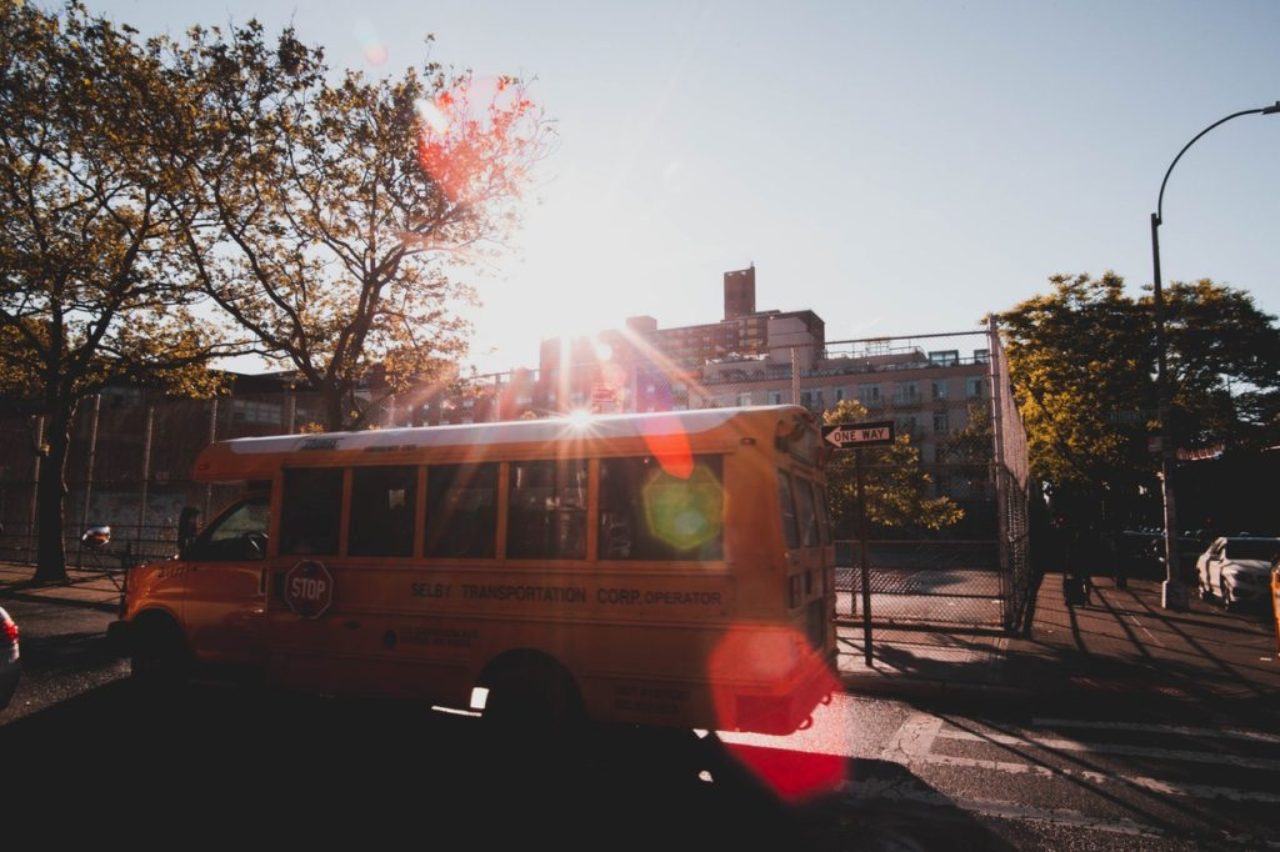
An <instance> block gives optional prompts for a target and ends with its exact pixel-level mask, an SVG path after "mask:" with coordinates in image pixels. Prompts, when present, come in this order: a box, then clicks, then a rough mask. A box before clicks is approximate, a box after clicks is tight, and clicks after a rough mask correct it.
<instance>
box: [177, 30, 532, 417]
mask: <svg viewBox="0 0 1280 852" xmlns="http://www.w3.org/2000/svg"><path fill="white" fill-rule="evenodd" d="M180 56H181V62H180V67H181V68H182V70H183V73H184V75H185V76H186V77H187V79H188V80H189V81H191V88H193V89H194V90H196V91H199V92H202V93H208V94H207V95H206V97H205V99H204V100H203V101H202V102H201V103H199V104H198V105H195V106H193V108H192V115H193V117H194V121H193V124H192V129H191V133H192V138H193V139H195V140H198V143H199V144H197V145H195V146H193V148H192V152H193V154H194V159H193V160H192V162H191V163H190V168H189V169H188V170H187V172H186V174H187V176H188V177H189V178H190V179H191V184H190V192H191V193H192V195H193V196H194V197H196V198H198V199H199V201H200V204H201V215H200V216H198V217H194V218H192V219H191V220H190V221H189V227H188V229H187V249H188V251H189V255H190V257H191V258H192V262H193V266H194V267H195V268H196V269H197V270H198V272H199V275H200V277H201V285H202V287H203V289H204V291H205V292H206V293H208V294H209V295H210V296H211V297H212V298H213V299H214V300H215V301H216V302H217V304H218V305H219V306H221V308H222V309H223V310H224V311H225V312H226V313H227V314H228V315H229V316H230V317H232V318H233V319H234V321H235V322H236V323H237V324H238V325H239V326H241V327H242V328H244V329H246V330H247V331H248V332H249V333H250V334H251V335H252V336H253V337H254V338H255V339H256V340H257V341H258V342H259V345H260V346H261V347H262V349H263V351H264V352H265V353H267V354H269V355H270V356H272V357H274V358H276V359H277V360H278V361H279V362H280V363H282V364H284V365H287V366H289V367H292V368H294V369H296V370H297V371H298V372H299V373H301V375H302V376H304V377H305V379H306V380H307V382H308V383H309V384H310V385H311V386H312V387H315V388H316V389H318V390H319V391H320V392H321V393H322V394H323V395H324V397H325V400H326V424H325V425H326V426H327V427H328V428H330V429H342V428H352V427H359V426H361V425H364V424H363V421H364V419H365V417H366V415H367V414H368V413H369V412H371V411H373V410H375V409H376V408H377V403H378V400H377V399H369V398H366V397H363V396H362V395H358V394H357V390H358V389H360V390H363V391H366V392H367V391H369V390H370V389H374V390H376V389H381V393H382V394H383V395H385V394H389V393H394V392H397V391H401V390H404V389H405V388H407V387H410V386H413V385H421V384H425V383H429V382H433V381H437V380H443V379H446V378H449V377H451V375H452V373H451V369H452V364H453V363H455V362H456V361H457V359H458V357H459V356H460V355H461V354H462V353H463V352H464V351H465V348H466V345H467V342H468V338H469V333H470V329H469V327H468V325H467V323H466V322H465V321H464V320H463V319H462V318H461V317H460V316H459V315H458V314H457V313H456V309H457V307H458V306H461V305H465V304H468V303H470V302H472V301H474V294H473V292H472V291H471V289H470V288H469V287H467V286H465V285H464V284H462V283H460V282H459V281H458V280H456V279H455V277H454V276H455V275H456V271H457V269H458V267H459V266H460V265H461V264H463V263H466V262H470V261H473V260H474V259H475V258H476V257H477V256H479V255H482V254H484V253H486V252H488V251H490V250H492V249H493V248H494V247H496V246H498V245H500V244H501V242H502V240H503V238H504V237H505V236H506V234H507V233H508V232H509V229H510V228H511V227H512V225H513V224H514V222H515V221H516V219H517V212H518V209H519V208H518V207H517V205H516V202H517V200H518V198H519V194H520V190H521V187H522V186H523V184H524V182H525V179H526V176H527V168H528V167H529V165H530V164H531V163H532V162H533V161H534V160H535V159H536V158H537V157H538V156H539V155H540V153H541V151H542V150H543V146H544V144H545V141H546V125H545V123H543V122H542V121H541V120H540V118H539V116H538V113H537V111H536V109H535V108H534V107H533V104H532V103H531V102H530V100H529V99H528V97H527V96H526V94H525V92H524V89H523V87H522V86H521V85H520V84H519V83H518V82H517V81H515V80H511V79H500V80H498V81H496V82H494V83H493V84H492V85H490V86H488V87H485V86H482V85H480V84H479V83H477V82H476V81H474V80H472V79H471V78H470V76H468V75H461V76H452V77H451V76H449V75H447V74H446V73H445V72H444V71H443V70H442V69H441V68H440V67H439V66H437V65H434V64H428V65H426V66H425V67H424V68H423V69H421V70H420V71H415V70H412V69H411V70H409V71H407V72H406V73H405V74H404V75H403V76H402V77H400V78H399V79H383V80H376V81H371V80H368V79H366V78H364V77H363V76H362V75H361V74H359V73H354V72H348V73H346V74H344V75H342V76H341V77H340V78H338V79H337V81H336V82H334V81H333V78H332V77H331V76H330V75H329V74H328V73H327V71H328V69H327V68H326V67H325V66H324V64H323V57H322V54H321V51H320V50H318V49H309V48H306V47H303V46H302V45H300V44H299V43H298V42H297V41H296V40H295V39H294V38H293V36H292V33H288V32H286V33H285V34H284V35H283V36H282V37H281V39H280V40H279V43H278V44H277V45H276V46H275V47H274V48H273V47H272V46H270V45H269V44H267V43H266V41H264V39H263V37H262V33H261V31H260V30H259V29H257V28H256V27H253V26H251V27H247V28H243V29H239V30H234V31H232V32H231V33H230V34H229V35H227V36H224V35H222V34H221V33H220V32H219V31H217V30H210V31H197V32H195V33H193V41H192V43H191V45H190V46H189V47H188V48H187V49H185V50H184V51H182V53H181V55H180ZM242 128H247V131H248V132H242V130H241V129H242Z"/></svg>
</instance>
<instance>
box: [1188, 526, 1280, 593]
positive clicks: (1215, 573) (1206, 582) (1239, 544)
mask: <svg viewBox="0 0 1280 852" xmlns="http://www.w3.org/2000/svg"><path fill="white" fill-rule="evenodd" d="M1277 557H1280V538H1264V537H1262V536H1222V537H1220V538H1216V539H1214V540H1213V543H1212V544H1210V545H1209V547H1208V549H1207V550H1205V552H1204V553H1202V554H1200V558H1199V559H1197V560H1196V575H1197V577H1198V578H1199V581H1200V597H1202V598H1203V599H1205V600H1211V599H1213V598H1215V597H1216V598H1217V599H1218V600H1219V601H1221V602H1222V604H1223V605H1224V606H1226V607H1227V608H1228V609H1230V608H1231V607H1234V606H1237V605H1239V604H1260V603H1263V602H1265V601H1267V600H1268V599H1269V597H1270V585H1271V566H1272V565H1273V564H1274V563H1275V561H1276V559H1277Z"/></svg>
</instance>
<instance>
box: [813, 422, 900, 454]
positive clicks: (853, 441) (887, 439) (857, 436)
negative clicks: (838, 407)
mask: <svg viewBox="0 0 1280 852" xmlns="http://www.w3.org/2000/svg"><path fill="white" fill-rule="evenodd" d="M822 440H824V441H826V442H827V443H828V444H830V445H831V446H833V447H835V448H836V449H838V450H858V449H861V448H863V447H887V446H888V445H890V444H892V443H893V421H892V420H883V421H877V422H875V423H837V424H835V425H834V426H823V427H822Z"/></svg>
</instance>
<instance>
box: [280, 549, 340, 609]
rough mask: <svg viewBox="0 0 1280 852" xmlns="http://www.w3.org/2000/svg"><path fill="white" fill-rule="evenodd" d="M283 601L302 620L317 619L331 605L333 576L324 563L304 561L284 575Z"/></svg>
mask: <svg viewBox="0 0 1280 852" xmlns="http://www.w3.org/2000/svg"><path fill="white" fill-rule="evenodd" d="M284 600H285V603H287V604H289V609H291V610H293V611H294V612H296V613H297V614H298V615H300V616H302V617H303V618H319V617H320V616H322V615H324V613H325V611H326V610H328V609H329V606H330V604H332V603H333V575H332V574H330V573H329V569H328V568H326V567H324V563H322V562H314V561H312V560H310V559H304V560H303V561H302V562H299V563H298V564H297V565H294V566H293V567H292V568H290V569H289V570H288V572H287V573H286V574H285V575H284Z"/></svg>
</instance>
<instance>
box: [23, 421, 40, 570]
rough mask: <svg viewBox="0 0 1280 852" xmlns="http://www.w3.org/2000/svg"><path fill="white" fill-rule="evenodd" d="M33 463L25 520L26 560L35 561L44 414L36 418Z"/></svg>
mask: <svg viewBox="0 0 1280 852" xmlns="http://www.w3.org/2000/svg"><path fill="white" fill-rule="evenodd" d="M34 449H35V463H34V464H32V466H31V513H30V517H29V519H28V521H27V561H28V562H35V561H36V560H35V554H36V548H35V536H36V519H37V518H38V517H39V511H38V505H39V498H40V460H41V459H43V458H44V415H43V414H41V415H40V416H39V417H37V418H36V440H35V447H34Z"/></svg>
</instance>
